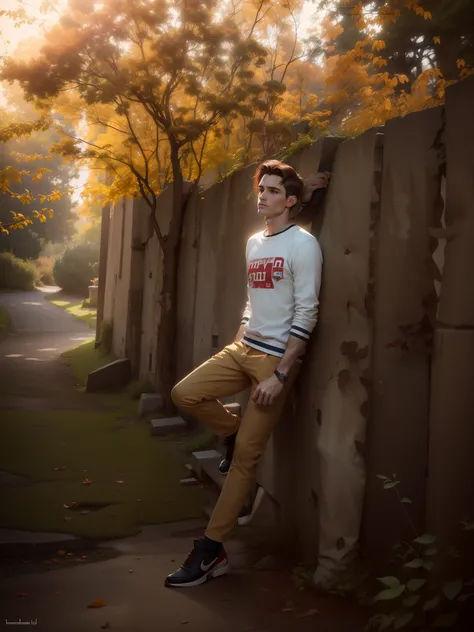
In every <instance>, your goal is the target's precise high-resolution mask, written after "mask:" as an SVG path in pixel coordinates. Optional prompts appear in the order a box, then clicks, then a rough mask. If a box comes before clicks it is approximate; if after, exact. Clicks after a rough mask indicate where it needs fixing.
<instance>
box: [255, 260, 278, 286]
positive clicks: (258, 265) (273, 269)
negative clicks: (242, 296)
mask: <svg viewBox="0 0 474 632" xmlns="http://www.w3.org/2000/svg"><path fill="white" fill-rule="evenodd" d="M284 267H285V260H284V259H283V257H267V258H265V259H251V260H250V262H249V269H248V280H249V286H250V287H251V288H265V289H272V288H274V287H275V286H274V284H273V282H274V281H275V282H278V281H281V280H282V279H283V275H284Z"/></svg>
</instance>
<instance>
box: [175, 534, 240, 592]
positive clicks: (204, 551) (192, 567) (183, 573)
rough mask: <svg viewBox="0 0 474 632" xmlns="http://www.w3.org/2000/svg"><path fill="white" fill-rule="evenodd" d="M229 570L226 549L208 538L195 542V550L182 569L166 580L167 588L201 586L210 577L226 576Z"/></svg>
mask: <svg viewBox="0 0 474 632" xmlns="http://www.w3.org/2000/svg"><path fill="white" fill-rule="evenodd" d="M228 570H229V562H228V559H227V554H226V552H225V550H224V547H223V546H222V544H220V543H214V542H213V541H212V540H211V541H210V540H208V539H207V538H200V539H199V540H194V548H193V549H192V551H191V552H190V553H189V555H188V557H187V558H186V560H185V561H184V563H183V565H182V566H181V568H179V569H178V570H177V571H176V572H175V573H171V575H168V577H167V578H166V579H165V586H172V587H175V588H182V587H183V588H184V587H186V586H199V584H204V582H206V581H207V580H208V578H209V577H219V576H220V575H225V573H227V572H228Z"/></svg>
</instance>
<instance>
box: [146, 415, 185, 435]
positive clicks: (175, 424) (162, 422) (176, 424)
mask: <svg viewBox="0 0 474 632" xmlns="http://www.w3.org/2000/svg"><path fill="white" fill-rule="evenodd" d="M186 428H187V426H186V422H185V421H184V419H181V417H167V418H166V419H152V420H151V421H150V431H151V434H152V435H153V436H162V435H165V434H168V433H172V432H179V431H181V430H186Z"/></svg>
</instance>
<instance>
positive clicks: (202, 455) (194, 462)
mask: <svg viewBox="0 0 474 632" xmlns="http://www.w3.org/2000/svg"><path fill="white" fill-rule="evenodd" d="M216 459H219V462H220V461H221V459H222V456H221V455H220V454H219V452H217V451H216V450H199V451H198V452H193V453H192V454H191V467H192V470H193V472H194V473H195V474H196V476H197V477H198V478H202V475H203V467H204V463H206V462H207V461H212V460H216Z"/></svg>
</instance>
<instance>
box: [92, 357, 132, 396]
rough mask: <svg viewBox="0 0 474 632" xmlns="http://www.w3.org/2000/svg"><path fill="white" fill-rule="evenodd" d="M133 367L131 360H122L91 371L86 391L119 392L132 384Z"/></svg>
mask: <svg viewBox="0 0 474 632" xmlns="http://www.w3.org/2000/svg"><path fill="white" fill-rule="evenodd" d="M130 378H131V366H130V360H129V358H120V359H119V360H114V362H109V364H106V365H105V366H103V367H100V368H99V369H96V370H95V371H91V373H89V375H88V376H87V384H86V391H87V392H88V393H93V392H96V391H118V390H120V389H122V388H124V386H126V385H127V384H128V383H129V382H130Z"/></svg>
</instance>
